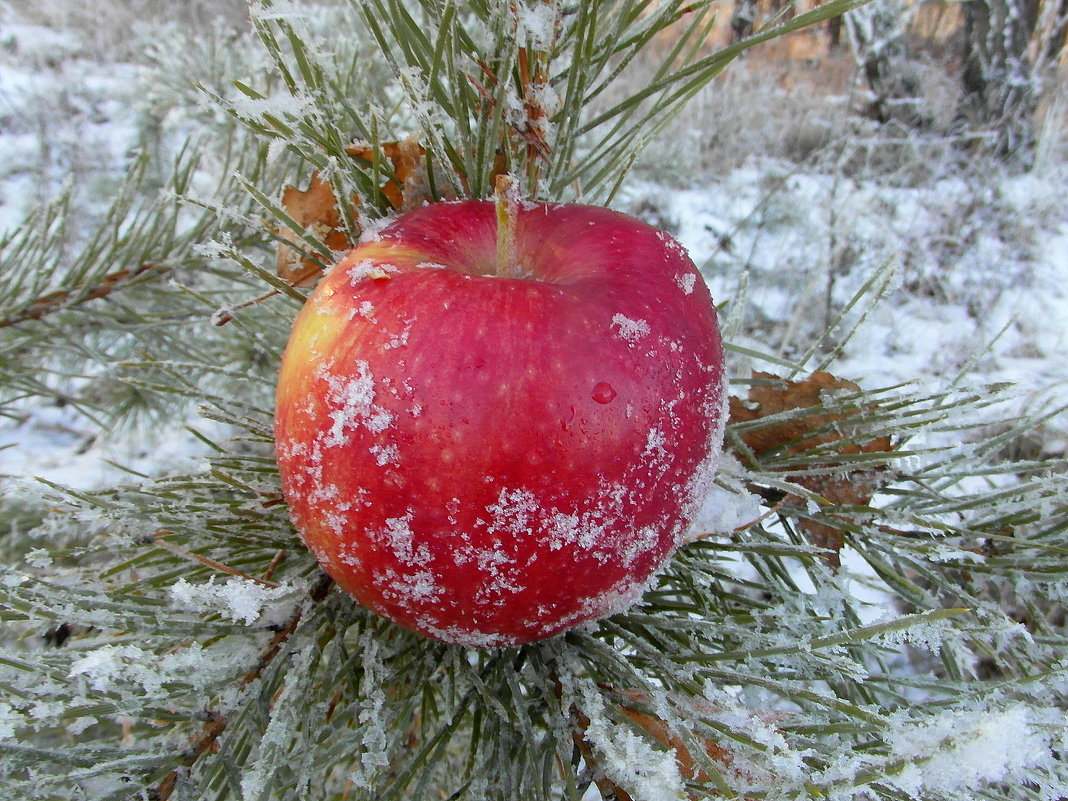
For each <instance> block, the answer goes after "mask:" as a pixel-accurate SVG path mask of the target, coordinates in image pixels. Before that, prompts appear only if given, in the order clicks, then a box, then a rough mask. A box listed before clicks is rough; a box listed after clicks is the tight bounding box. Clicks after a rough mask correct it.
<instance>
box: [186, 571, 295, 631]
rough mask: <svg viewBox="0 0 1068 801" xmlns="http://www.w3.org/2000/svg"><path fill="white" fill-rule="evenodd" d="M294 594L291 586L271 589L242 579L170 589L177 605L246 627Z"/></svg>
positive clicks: (236, 577)
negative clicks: (211, 614)
mask: <svg viewBox="0 0 1068 801" xmlns="http://www.w3.org/2000/svg"><path fill="white" fill-rule="evenodd" d="M294 592H295V588H294V587H293V586H292V585H290V584H281V585H279V586H277V587H269V586H267V585H266V584H260V583H259V582H256V581H252V580H250V579H245V578H241V577H239V576H231V577H230V578H229V579H227V581H226V583H225V584H216V583H215V579H214V577H213V578H211V579H210V580H209V581H208V582H207V583H205V584H190V583H189V582H188V581H186V580H185V579H184V578H181V579H178V581H177V582H176V583H175V584H173V585H171V587H170V595H171V599H172V600H173V602H174V603H175V604H176V605H178V606H181V607H183V608H185V609H189V610H192V611H196V612H218V613H219V614H222V615H225V616H227V617H229V618H230V619H231V620H233V621H234V622H235V623H236V622H238V621H243V622H244V624H245V625H246V626H251V625H252V624H253V623H255V622H256V621H257V620H258V619H259V618H260V615H261V614H262V613H263V610H264V607H266V606H267V605H268V604H271V603H274V602H276V601H278V600H280V599H282V598H286V597H287V596H291V595H293V594H294Z"/></svg>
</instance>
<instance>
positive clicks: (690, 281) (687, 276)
mask: <svg viewBox="0 0 1068 801" xmlns="http://www.w3.org/2000/svg"><path fill="white" fill-rule="evenodd" d="M675 283H676V284H678V285H679V289H681V290H682V291H683V293H684V294H686V295H692V294H693V288H694V285H695V284H696V283H697V274H696V273H683V274H681V275H676V276H675Z"/></svg>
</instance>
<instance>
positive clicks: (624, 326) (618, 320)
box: [612, 313, 651, 342]
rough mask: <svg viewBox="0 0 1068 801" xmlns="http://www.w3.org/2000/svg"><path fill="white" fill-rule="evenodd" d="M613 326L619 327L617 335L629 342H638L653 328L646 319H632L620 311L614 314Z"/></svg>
mask: <svg viewBox="0 0 1068 801" xmlns="http://www.w3.org/2000/svg"><path fill="white" fill-rule="evenodd" d="M612 327H613V328H616V329H618V330H617V331H616V335H617V336H618V337H619V338H620V339H623V340H626V341H627V342H637V341H638V340H639V339H641V338H642V337H644V336H646V335H647V334H648V333H649V331H650V330H651V329H650V328H649V323H647V322H646V321H645V320H631V319H630V318H629V317H626V316H624V315H622V314H618V313H617V314H614V315H612Z"/></svg>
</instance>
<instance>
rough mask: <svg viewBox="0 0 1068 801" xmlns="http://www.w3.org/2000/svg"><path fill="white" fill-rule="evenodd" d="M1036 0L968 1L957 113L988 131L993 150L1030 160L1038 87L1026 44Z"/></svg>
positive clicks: (1035, 19) (1035, 13)
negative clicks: (960, 98)
mask: <svg viewBox="0 0 1068 801" xmlns="http://www.w3.org/2000/svg"><path fill="white" fill-rule="evenodd" d="M1038 6H1039V0H972V1H971V2H968V3H962V4H961V8H962V9H963V11H964V53H963V57H964V58H963V62H964V70H963V73H962V84H963V90H964V97H963V98H962V101H961V108H960V116H961V117H962V118H963V119H964V120H966V121H967V122H969V123H970V124H971V125H972V126H973V127H975V128H977V129H983V130H987V131H989V132H990V134H991V138H992V144H993V147H994V150H995V151H996V152H997V153H999V154H1001V155H1003V156H1008V157H1011V158H1014V159H1022V160H1023V161H1025V162H1028V161H1029V160H1030V158H1031V155H1032V151H1033V148H1034V130H1033V116H1034V112H1035V107H1036V105H1037V91H1036V86H1035V81H1034V76H1033V74H1032V73H1033V71H1032V65H1031V62H1030V59H1029V58H1028V54H1027V48H1028V44H1029V43H1030V41H1031V36H1032V34H1033V33H1034V31H1035V25H1036V23H1037V22H1038Z"/></svg>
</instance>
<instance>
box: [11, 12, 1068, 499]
mask: <svg viewBox="0 0 1068 801" xmlns="http://www.w3.org/2000/svg"><path fill="white" fill-rule="evenodd" d="M157 45H158V43H157ZM167 77H168V80H174V76H167ZM158 78H159V76H158V75H157V76H155V77H154V76H153V74H152V73H151V72H150V71H148V70H146V69H145V68H144V67H143V66H140V65H138V64H134V63H128V62H117V63H112V62H109V61H108V60H107V59H103V58H101V57H100V56H99V55H98V54H94V53H93V51H92V50H91V48H89V47H88V45H87V43H86V42H85V41H84V40H83V39H81V38H80V34H79V32H78V31H74V30H51V29H48V28H45V27H41V26H35V25H30V24H28V23H26V22H25V21H23V20H22V18H20V16H19V15H18V14H17V13H16V12H15V10H14V9H13V7H12V6H9V5H3V4H0V231H7V230H10V229H11V228H13V227H14V226H16V225H17V224H18V223H19V221H20V220H21V219H22V218H23V217H24V215H25V214H26V212H27V210H28V209H29V208H31V207H32V206H33V204H35V203H38V202H40V201H41V200H44V199H46V198H48V197H51V196H53V195H54V194H55V193H56V192H58V191H60V189H61V188H62V187H63V186H65V185H67V184H68V183H69V184H70V185H71V186H73V187H74V190H75V195H76V198H77V202H78V203H79V204H80V205H81V207H83V208H85V209H86V213H87V214H91V212H92V210H93V208H94V202H95V200H94V198H99V197H102V196H103V197H106V195H107V192H108V191H109V190H111V189H113V188H114V187H115V186H116V185H117V181H118V179H119V177H120V176H121V175H122V173H123V171H124V168H125V165H126V163H127V161H128V158H129V154H130V153H131V152H132V151H133V150H134V149H135V148H137V147H142V146H144V145H145V141H146V138H147V137H150V136H154V135H158V130H155V129H154V128H153V125H154V124H155V123H154V122H153V117H152V115H151V113H150V112H149V109H148V105H147V104H148V103H149V102H150V98H151V96H152V92H151V91H149V88H150V84H151V82H152V81H153V80H158ZM932 172H934V173H936V174H937V173H938V172H939V171H938V170H933V171H932ZM941 173H942V174H943V176H944V177H941V178H936V179H932V180H929V181H924V182H921V183H917V184H912V185H900V184H896V183H893V182H889V181H880V180H878V179H877V178H874V177H868V178H863V177H860V178H857V177H847V176H844V175H842V174H839V173H834V172H830V171H827V172H821V171H818V170H813V169H809V168H802V167H799V166H798V165H796V164H790V163H785V162H782V161H778V160H772V159H765V158H759V157H754V158H751V159H750V160H749V161H748V162H747V163H745V164H744V165H742V166H740V167H737V168H734V169H732V170H730V171H729V172H726V173H724V174H721V175H716V176H706V177H703V178H697V179H695V180H693V182H692V183H691V185H689V186H688V187H686V188H678V187H674V186H667V185H663V184H658V183H652V182H650V181H649V180H648V178H647V177H639V178H638V179H637V180H635V181H634V182H632V184H631V185H630V186H629V187H628V189H627V191H626V192H625V193H624V194H623V196H622V197H621V198H620V201H619V205H620V206H621V207H623V208H624V209H631V210H642V211H643V212H644V213H645V214H646V215H647V216H648V215H650V214H651V215H652V216H653V217H654V218H655V220H656V221H657V222H658V223H660V224H661V225H663V226H665V227H667V228H669V229H670V230H672V232H673V233H675V234H676V235H677V236H678V238H679V239H680V240H681V241H682V242H683V244H685V245H686V246H687V247H688V248H689V250H690V252H691V254H692V256H693V258H694V261H695V262H696V263H697V264H698V265H699V266H700V267H701V268H702V270H703V272H704V274H705V275H706V276H707V279H708V282H709V284H710V286H711V288H712V291H713V295H714V297H715V298H716V300H717V302H719V303H721V304H725V306H724V314H723V317H724V320H725V324H726V326H727V328H728V333H729V334H730V335H732V336H733V338H734V341H736V342H737V343H738V344H740V345H743V346H745V347H749V348H753V349H755V350H759V351H766V352H773V353H778V354H782V355H785V356H787V357H790V358H799V357H800V356H801V355H802V354H803V352H804V351H805V349H806V347H807V346H808V343H809V342H811V340H812V338H813V336H814V335H815V334H817V333H818V332H819V331H820V330H822V327H823V326H825V324H826V323H827V321H828V320H829V319H830V318H831V316H832V315H833V314H834V313H835V310H836V309H839V308H841V307H842V306H844V305H845V304H847V303H848V302H849V301H850V299H851V298H852V297H853V295H854V294H855V293H857V292H858V290H860V288H861V287H862V286H864V284H865V283H866V282H868V281H869V280H871V279H872V278H873V277H877V280H878V281H883V282H885V293H884V294H885V297H884V298H883V299H882V301H881V302H880V303H878V304H877V305H875V306H874V307H873V308H868V306H867V303H866V301H865V302H864V303H862V304H861V305H860V306H859V307H858V308H857V309H856V310H855V311H854V312H853V313H852V314H851V315H849V316H847V320H846V321H845V322H846V327H848V326H849V325H850V324H851V322H852V319H853V318H855V317H857V316H858V315H860V314H862V313H865V314H866V318H865V320H864V323H863V325H862V326H861V327H860V328H858V329H857V331H856V332H855V333H854V334H853V336H852V338H851V339H850V340H849V342H848V343H847V344H846V346H845V348H844V350H843V352H842V353H841V355H840V356H839V357H838V359H837V360H836V361H835V363H834V367H833V370H834V372H836V373H837V374H838V375H840V376H843V377H846V378H849V379H852V380H856V381H858V382H860V383H861V384H862V385H864V386H866V387H872V388H874V387H882V386H889V385H893V384H898V383H902V382H919V383H920V384H921V385H922V384H924V383H928V384H931V385H941V384H944V383H945V382H947V381H950V380H952V379H953V378H954V377H955V376H956V375H957V374H958V373H960V372H961V371H962V370H968V371H969V375H970V376H971V377H970V378H969V379H968V380H969V381H970V382H973V383H982V384H986V383H996V382H1002V381H1013V382H1016V383H1017V384H1019V386H1020V387H1021V388H1022V390H1023V392H1022V395H1021V397H1020V400H1019V404H1020V406H1021V408H1025V409H1027V410H1029V411H1035V410H1038V409H1042V408H1053V407H1055V406H1060V405H1064V404H1065V403H1066V402H1068V363H1066V361H1065V359H1064V357H1063V354H1064V352H1065V350H1066V349H1068V204H1066V203H1065V197H1066V195H1068V191H1066V190H1068V166H1066V165H1064V164H1053V165H1046V167H1045V168H1044V169H1043V170H1042V171H1041V172H1039V173H1032V174H1022V175H1020V174H1017V175H1012V174H1009V173H1007V172H1004V171H1001V170H999V169H994V168H992V169H991V170H990V171H989V173H988V174H985V175H980V174H978V172H977V171H975V170H971V171H961V170H951V169H948V168H947V169H945V170H942V171H941ZM642 175H643V176H647V175H648V173H643V174H642ZM0 269H3V266H2V265H0ZM753 366H754V365H752V364H751V363H749V362H748V360H746V359H744V358H742V357H735V358H734V364H733V365H732V367H733V370H734V374H735V375H736V376H744V375H747V374H748V371H749V369H750V368H751V367H753ZM756 366H757V367H758V368H761V369H766V368H767V365H756ZM811 366H813V367H814V366H815V364H814V363H811ZM186 422H187V421H178V423H177V424H176V427H175V429H174V431H173V432H171V433H170V434H163V435H159V434H158V432H157V435H156V437H154V439H155V445H154V446H153V447H152V448H151V449H147V448H145V447H144V446H143V444H142V443H141V442H140V441H139V438H138V437H136V436H134V437H131V436H112V437H108V436H92V435H91V434H90V431H91V427H90V426H88V425H87V424H86V423H85V422H84V421H82V420H80V419H79V418H78V417H77V415H76V414H75V413H74V412H73V411H71V410H69V409H56V408H47V409H34V408H30V409H27V410H26V411H25V414H24V415H23V416H22V417H21V418H20V419H18V420H4V421H2V422H0V474H7V475H17V476H32V475H40V476H43V477H46V478H49V479H51V480H55V481H59V482H62V483H66V484H70V485H75V486H91V485H99V484H101V483H104V482H107V481H110V480H113V479H116V478H117V477H119V476H120V471H119V470H118V468H116V467H114V465H113V463H115V462H118V463H122V464H127V465H129V466H131V467H133V468H135V469H136V470H138V471H140V472H156V471H158V470H160V469H166V468H167V467H168V466H173V465H176V464H179V463H181V462H183V461H184V460H187V459H188V458H195V457H197V456H198V455H200V454H201V452H202V447H203V446H202V445H201V444H200V443H199V441H198V440H196V438H194V437H191V436H189V435H188V434H187V433H186V432H185V431H184V429H183V428H182V426H183V425H184V424H185V423H186ZM93 433H94V434H95V433H96V432H93ZM1066 443H1068V422H1066V421H1065V420H1064V419H1056V418H1055V419H1054V420H1052V421H1050V422H1049V423H1047V425H1046V427H1045V430H1044V431H1043V441H1042V443H1041V448H1042V449H1043V451H1044V452H1045V453H1047V454H1051V455H1052V454H1063V453H1064V451H1065V448H1066Z"/></svg>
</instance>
